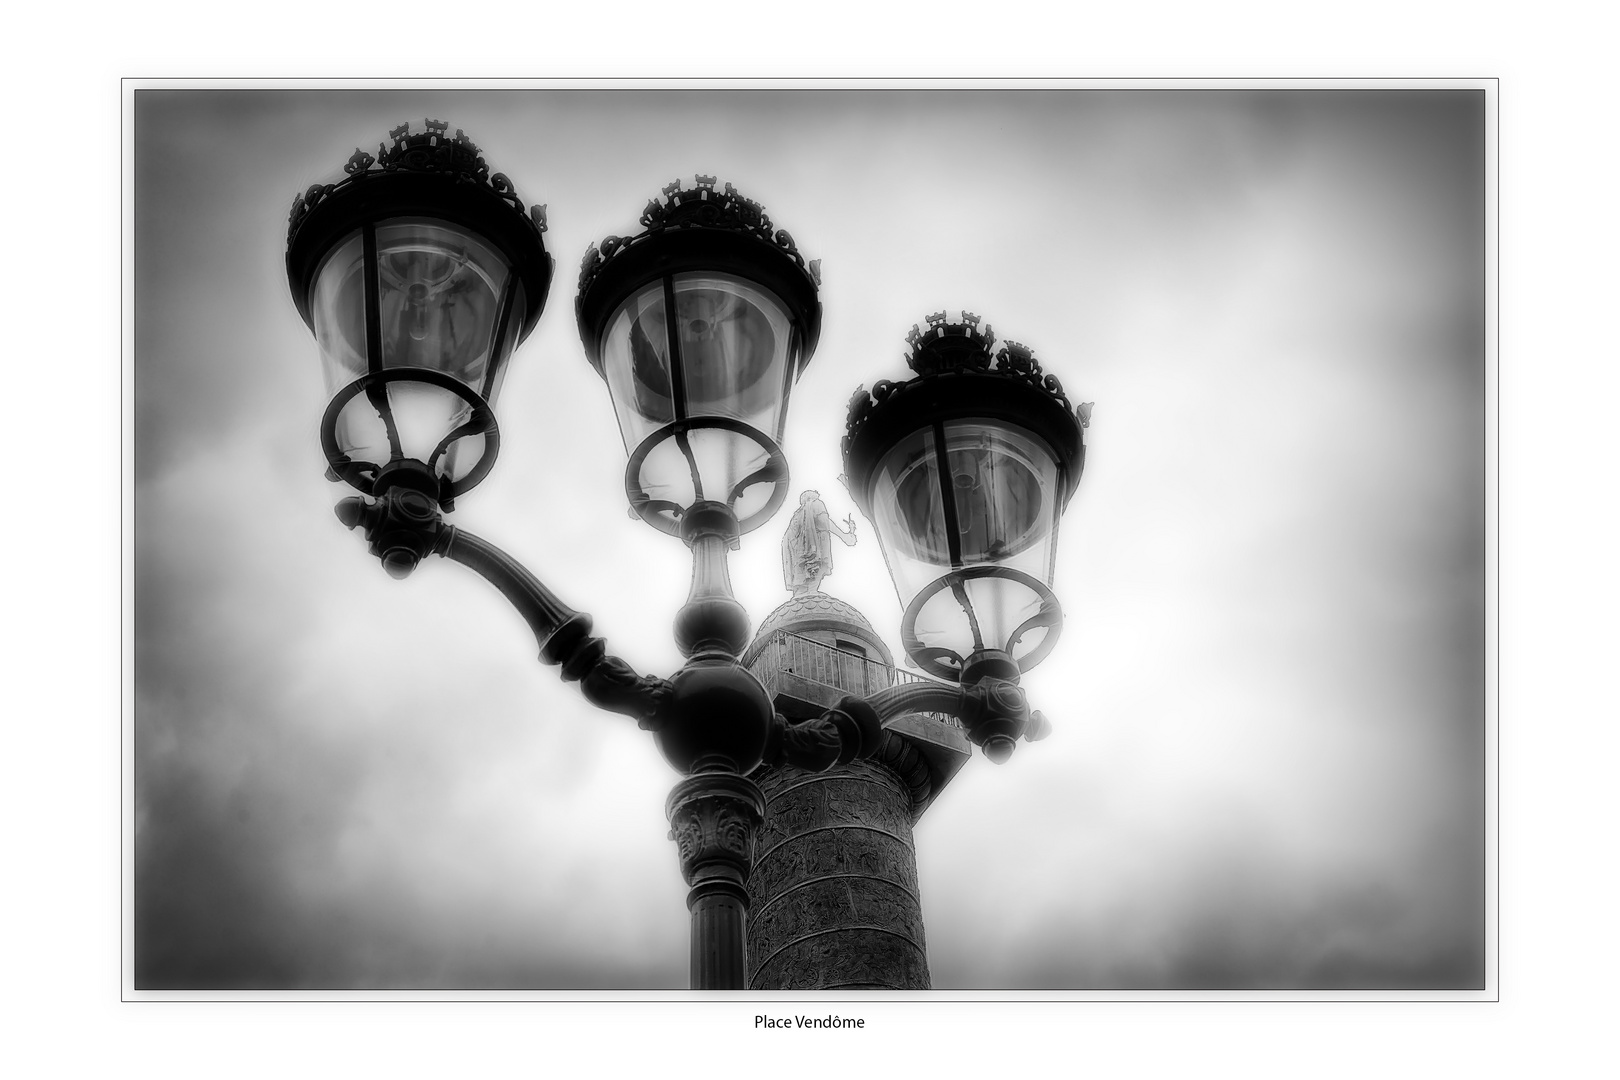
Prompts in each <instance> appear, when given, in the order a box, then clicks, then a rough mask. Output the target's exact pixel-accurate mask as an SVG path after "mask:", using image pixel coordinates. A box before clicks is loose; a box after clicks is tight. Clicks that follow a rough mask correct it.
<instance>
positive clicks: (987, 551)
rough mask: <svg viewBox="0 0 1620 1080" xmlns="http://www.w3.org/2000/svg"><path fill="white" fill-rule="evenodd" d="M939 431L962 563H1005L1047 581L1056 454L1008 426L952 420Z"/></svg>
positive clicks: (1056, 495)
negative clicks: (944, 452)
mask: <svg viewBox="0 0 1620 1080" xmlns="http://www.w3.org/2000/svg"><path fill="white" fill-rule="evenodd" d="M944 428H945V451H946V459H947V462H948V468H949V471H950V480H951V501H952V502H953V503H954V504H955V511H956V515H955V516H956V521H955V525H956V533H957V537H958V541H959V543H960V546H961V561H962V565H964V566H975V565H980V564H994V565H997V566H1011V567H1014V568H1016V569H1019V570H1022V571H1023V572H1025V573H1026V574H1029V575H1031V576H1032V577H1035V578H1038V579H1039V580H1040V581H1041V582H1043V583H1044V584H1047V585H1050V584H1051V583H1052V557H1053V553H1054V552H1055V551H1056V548H1057V525H1058V515H1059V508H1058V500H1059V498H1060V496H1059V492H1058V467H1057V459H1056V458H1055V457H1054V456H1053V455H1052V452H1051V451H1050V450H1049V449H1047V447H1046V445H1045V444H1044V443H1042V442H1040V441H1039V440H1037V439H1035V438H1032V437H1031V436H1029V435H1027V434H1025V433H1024V432H1022V431H1020V430H1018V429H1017V428H1015V427H1013V426H1012V425H1010V424H1006V423H1002V422H999V421H983V420H952V421H947V422H946V423H945V425H944Z"/></svg>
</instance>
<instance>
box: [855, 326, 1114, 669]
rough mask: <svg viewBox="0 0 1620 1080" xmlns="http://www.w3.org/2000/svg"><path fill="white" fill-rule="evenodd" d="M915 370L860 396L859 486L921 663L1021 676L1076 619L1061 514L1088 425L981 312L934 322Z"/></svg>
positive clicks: (915, 352) (915, 353) (916, 332)
mask: <svg viewBox="0 0 1620 1080" xmlns="http://www.w3.org/2000/svg"><path fill="white" fill-rule="evenodd" d="M907 340H908V341H909V342H910V343H911V346H912V349H911V354H910V355H909V356H908V357H907V360H906V362H907V363H908V364H909V365H910V366H911V368H912V370H913V371H915V372H916V373H917V377H916V378H914V379H911V380H908V381H905V382H890V381H888V380H882V381H880V382H879V383H878V384H877V385H876V386H874V387H873V388H872V391H871V392H870V393H868V392H867V391H866V390H865V389H864V388H862V389H859V390H857V391H856V392H855V394H854V395H853V396H852V397H851V398H850V403H849V420H848V426H847V430H846V433H845V436H844V445H843V456H844V469H845V473H846V475H847V476H848V478H849V491H850V494H851V495H852V496H854V498H855V502H856V505H858V506H859V507H860V508H861V513H863V514H865V515H866V516H867V518H868V519H870V520H871V522H872V524H873V526H874V528H875V530H876V532H877V534H878V542H879V543H880V544H881V546H882V548H883V557H884V560H885V561H886V562H887V563H888V566H889V575H890V577H892V578H893V579H894V587H895V591H896V592H897V593H898V594H899V596H900V604H901V606H902V607H903V608H904V609H905V614H904V616H903V618H902V621H901V626H900V635H901V641H902V644H903V645H904V646H905V650H906V653H907V655H909V656H910V657H911V659H912V661H913V662H915V663H916V665H917V666H918V667H920V668H921V669H922V670H923V671H925V672H927V673H928V674H930V675H934V676H936V677H938V678H942V679H949V680H953V681H961V680H967V681H969V682H973V681H977V680H979V679H981V678H984V677H987V676H991V675H994V676H995V677H998V678H1007V677H1009V676H1015V675H1016V673H1017V672H1019V671H1027V670H1028V669H1029V668H1031V667H1034V666H1035V665H1036V664H1038V663H1040V661H1041V660H1042V659H1044V658H1045V656H1046V655H1047V653H1049V652H1050V651H1051V649H1052V647H1053V646H1054V645H1055V644H1056V643H1057V638H1058V634H1059V633H1060V631H1061V630H1062V627H1063V617H1062V609H1061V607H1060V605H1059V604H1058V601H1057V597H1056V596H1055V595H1054V594H1053V592H1052V581H1053V574H1054V570H1055V563H1056V556H1057V542H1058V522H1059V521H1060V520H1061V518H1062V516H1063V511H1064V508H1065V507H1066V506H1067V505H1068V502H1069V499H1070V498H1071V497H1072V496H1073V495H1074V492H1075V488H1076V487H1077V486H1078V484H1079V482H1080V474H1081V472H1082V471H1083V470H1084V468H1085V449H1086V448H1085V439H1084V436H1083V435H1082V432H1081V428H1082V421H1081V418H1080V417H1079V416H1078V415H1077V414H1076V413H1075V412H1074V411H1072V409H1071V406H1070V405H1069V402H1068V398H1067V397H1066V396H1065V395H1064V393H1063V388H1062V386H1061V384H1059V382H1058V380H1057V379H1056V377H1054V376H1052V375H1047V374H1044V373H1043V372H1042V370H1041V366H1040V363H1039V362H1038V361H1037V360H1036V359H1035V356H1034V354H1033V353H1031V352H1030V351H1029V349H1027V348H1026V347H1024V346H1023V345H1020V344H1018V343H1017V342H1015V341H1009V342H1007V343H1006V344H1005V346H1004V347H1003V348H1001V349H1000V350H999V351H998V352H996V353H995V354H994V355H993V356H992V354H991V351H990V350H991V348H992V346H993V345H994V343H995V337H994V335H993V334H992V333H991V331H990V329H989V327H988V326H986V327H984V329H982V330H981V329H980V319H979V316H977V315H974V314H972V313H970V312H963V313H962V321H961V322H950V321H948V318H947V314H946V313H945V312H939V313H937V314H934V315H930V316H928V329H927V330H926V331H924V330H922V329H920V328H916V329H913V330H912V332H911V334H910V335H909V336H908V337H907Z"/></svg>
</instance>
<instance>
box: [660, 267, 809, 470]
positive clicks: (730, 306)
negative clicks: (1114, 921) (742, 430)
mask: <svg viewBox="0 0 1620 1080" xmlns="http://www.w3.org/2000/svg"><path fill="white" fill-rule="evenodd" d="M674 284H675V313H676V327H677V329H678V331H679V337H680V358H681V375H682V378H683V380H684V381H685V384H686V414H687V415H688V416H692V417H697V416H729V417H731V418H732V419H734V420H741V421H742V422H743V423H745V424H747V425H748V426H749V427H751V428H753V429H755V430H756V431H761V432H764V433H765V434H766V435H769V436H770V437H771V438H772V439H774V440H776V441H778V442H780V440H781V436H782V430H781V429H782V419H783V416H784V413H785V408H784V406H785V404H786V398H787V384H788V379H787V369H788V364H789V362H790V361H791V360H792V359H793V357H791V356H790V355H789V345H790V342H791V341H792V323H791V321H790V320H789V318H788V314H787V310H786V309H785V308H784V307H783V306H782V303H781V302H780V301H779V300H777V299H776V297H774V296H772V295H771V294H770V293H767V292H765V291H764V290H762V289H759V288H756V287H754V286H753V285H750V284H748V283H747V282H744V281H740V280H738V279H736V278H732V277H729V276H724V275H719V274H681V275H677V276H676V277H675V279H674Z"/></svg>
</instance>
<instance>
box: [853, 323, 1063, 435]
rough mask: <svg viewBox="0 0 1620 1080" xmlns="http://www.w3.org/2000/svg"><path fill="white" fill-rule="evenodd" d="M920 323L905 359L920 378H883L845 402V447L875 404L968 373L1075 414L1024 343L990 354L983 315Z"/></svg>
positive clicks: (993, 339) (992, 334) (1059, 386)
mask: <svg viewBox="0 0 1620 1080" xmlns="http://www.w3.org/2000/svg"><path fill="white" fill-rule="evenodd" d="M924 322H925V323H926V328H925V327H923V326H913V327H912V328H911V330H910V331H909V332H908V333H907V334H906V343H907V345H909V346H910V351H909V352H908V353H907V355H906V357H905V361H906V364H907V365H908V366H909V367H910V368H911V369H912V370H913V371H915V372H916V373H917V375H918V376H919V377H918V378H916V379H910V380H907V381H905V382H898V383H896V382H889V381H887V380H883V381H880V382H878V383H877V384H876V385H875V386H873V387H872V390H871V392H870V393H868V392H867V391H866V390H865V389H864V388H861V389H857V390H856V391H855V393H854V394H853V395H852V396H851V397H850V399H849V411H848V415H847V417H846V419H845V425H844V428H845V434H844V446H845V447H846V448H847V447H848V446H849V443H850V441H851V440H852V439H853V438H854V437H855V435H856V434H857V433H858V432H859V431H860V429H861V427H862V426H863V425H864V424H865V423H866V420H867V418H868V417H869V416H870V415H871V411H872V406H873V405H876V404H880V403H882V402H883V401H886V400H887V399H888V398H889V397H891V396H893V395H895V394H903V393H905V392H907V391H908V390H910V389H911V388H912V387H915V386H917V385H919V384H920V383H922V382H923V381H924V380H927V379H931V378H935V377H939V376H950V375H956V374H961V373H964V372H972V373H976V374H984V375H1001V376H1005V377H1007V378H1009V379H1017V380H1018V381H1020V382H1023V383H1027V384H1028V385H1030V386H1032V387H1034V388H1035V389H1037V390H1040V391H1041V392H1043V393H1045V394H1046V395H1047V396H1048V397H1050V398H1051V399H1052V400H1053V401H1056V402H1057V403H1058V404H1060V405H1062V406H1063V408H1064V409H1065V410H1068V411H1070V412H1073V411H1074V409H1073V407H1072V406H1071V405H1070V404H1069V398H1068V395H1067V394H1065V393H1064V391H1063V384H1062V383H1061V382H1059V381H1058V378H1057V376H1056V375H1050V374H1047V373H1045V372H1043V371H1042V370H1041V363H1040V361H1039V360H1037V359H1036V358H1035V353H1034V352H1033V351H1032V350H1031V349H1030V348H1029V347H1028V346H1027V345H1023V344H1020V343H1019V342H1016V341H1006V342H1004V343H1003V344H1002V347H1001V349H1000V350H998V351H997V352H995V354H994V355H992V354H991V351H990V350H991V349H992V348H993V347H994V345H995V343H996V337H995V331H994V330H993V329H992V328H991V327H990V324H989V323H984V324H983V328H982V329H981V328H980V324H981V323H982V322H983V319H982V318H981V316H979V315H976V314H974V313H973V312H971V311H963V312H962V320H961V321H960V322H951V321H950V319H949V316H948V314H947V313H946V312H944V311H936V312H934V313H933V314H931V315H928V316H926V317H925V319H924ZM1083 410H1084V411H1083V412H1082V413H1081V414H1080V415H1081V420H1082V423H1083V424H1084V423H1086V422H1089V420H1090V409H1089V403H1087V405H1086V406H1084V407H1083Z"/></svg>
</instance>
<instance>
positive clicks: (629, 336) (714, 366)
mask: <svg viewBox="0 0 1620 1080" xmlns="http://www.w3.org/2000/svg"><path fill="white" fill-rule="evenodd" d="M672 308H673V310H674V312H675V318H674V320H673V325H671V320H670V318H669V312H670V310H671V309H672ZM798 360H799V357H798V345H797V340H796V335H795V334H794V331H793V323H792V318H791V316H790V314H789V312H788V310H787V308H786V307H785V305H783V304H782V302H781V301H780V300H778V299H777V298H776V297H775V296H773V295H771V294H770V293H769V292H766V291H765V290H763V289H760V288H757V287H756V286H754V285H751V284H750V283H748V282H746V281H744V280H742V279H740V278H737V277H734V276H732V275H727V274H717V273H687V274H676V275H672V276H670V277H667V278H663V279H660V280H657V281H654V282H651V283H650V284H648V285H645V286H643V287H642V288H641V289H638V290H637V291H636V292H635V293H634V294H633V295H631V296H630V298H629V299H627V300H626V301H625V302H624V303H623V304H622V305H621V306H620V307H619V309H618V311H617V312H616V313H615V314H614V315H613V317H612V318H611V319H610V321H609V323H608V330H607V333H606V335H605V337H604V339H603V342H602V368H603V373H604V375H605V376H606V377H607V382H608V388H609V392H610V393H611V395H612V398H613V407H614V409H615V411H616V412H617V413H618V418H619V430H620V433H621V434H622V435H623V437H624V448H625V451H626V452H627V453H628V454H630V455H631V457H632V460H633V461H635V463H636V465H637V470H636V473H637V475H636V480H637V481H638V482H639V483H638V486H639V488H640V490H641V491H642V492H644V493H645V494H646V495H647V496H648V498H649V499H650V500H652V501H653V502H655V503H659V504H665V505H668V506H670V507H682V508H684V507H689V506H691V505H692V504H693V503H694V502H697V501H699V500H708V501H714V502H721V503H725V504H727V505H728V506H730V507H731V508H732V510H733V512H735V513H736V514H737V516H738V518H739V519H746V518H748V517H750V516H752V515H755V514H757V513H758V512H759V511H760V510H762V509H763V508H764V506H765V504H766V503H767V502H768V500H769V499H770V496H771V494H772V492H773V488H774V481H775V478H776V477H775V470H774V469H772V468H771V465H772V460H773V457H774V456H775V453H776V446H777V445H779V444H780V442H781V437H782V425H783V421H784V420H785V419H786V416H787V396H788V391H789V387H790V386H791V383H792V380H791V378H790V376H791V374H792V372H793V371H794V369H795V367H796V366H797V364H798ZM716 420H720V421H730V422H729V423H715V422H714V421H716ZM761 434H763V435H764V436H766V438H765V439H761V438H759V437H758V436H759V435H761Z"/></svg>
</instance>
